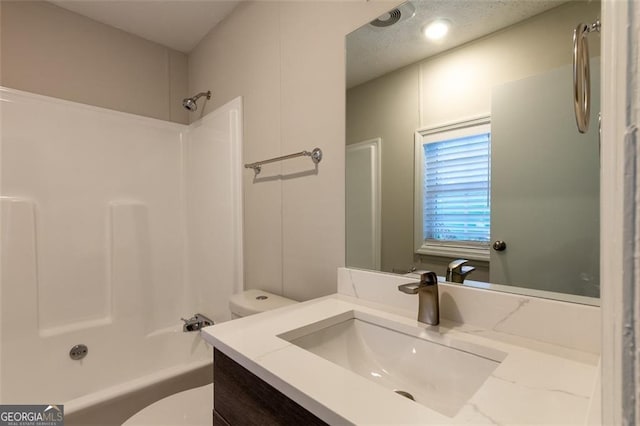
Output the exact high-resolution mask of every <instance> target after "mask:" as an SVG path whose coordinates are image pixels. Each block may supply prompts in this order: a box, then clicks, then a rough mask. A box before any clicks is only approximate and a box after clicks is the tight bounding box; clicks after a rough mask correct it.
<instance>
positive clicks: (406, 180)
mask: <svg viewBox="0 0 640 426" xmlns="http://www.w3.org/2000/svg"><path fill="white" fill-rule="evenodd" d="M599 13H600V3H599V2H589V3H585V2H573V3H569V4H566V5H563V6H561V7H559V8H556V9H554V10H551V11H549V12H547V13H544V14H541V15H538V16H536V17H534V18H531V19H529V20H527V21H525V22H523V23H521V24H517V25H515V26H512V27H509V28H507V29H505V30H502V31H499V32H497V33H494V34H491V35H489V36H487V37H484V38H482V39H479V40H477V41H474V42H471V43H467V44H466V45H463V46H461V47H459V48H456V49H453V50H451V51H448V52H445V53H443V54H440V55H437V56H435V57H432V58H429V59H426V60H424V61H421V62H418V63H415V64H412V65H409V66H407V67H404V68H401V69H399V70H397V71H394V72H391V73H389V74H387V75H385V76H382V77H380V78H377V79H374V80H372V81H369V82H367V83H364V84H361V85H359V86H356V87H354V88H352V89H350V90H349V91H348V93H347V125H346V128H347V143H348V144H351V143H357V142H360V141H363V140H366V139H372V138H376V137H382V188H383V189H382V269H383V270H385V271H391V270H392V268H406V267H408V266H409V265H411V264H415V266H417V267H418V268H424V269H431V270H434V271H436V272H437V273H438V274H442V275H443V274H444V273H445V271H446V266H447V264H448V262H449V260H451V259H446V258H438V257H434V256H420V257H418V256H416V257H414V255H413V187H414V177H413V168H414V163H413V162H414V153H413V149H414V148H413V147H414V137H413V135H414V132H415V131H416V130H417V129H418V128H424V127H430V126H434V125H439V124H444V123H448V122H452V121H457V120H461V119H464V118H469V117H473V116H478V115H482V114H487V113H490V110H491V88H492V87H493V86H494V85H497V84H501V83H505V82H507V81H513V80H518V79H522V78H525V77H528V76H531V75H533V74H537V73H539V72H541V71H545V70H549V69H552V68H555V67H558V66H561V65H564V64H568V63H571V32H572V29H573V28H574V27H575V25H576V24H577V22H580V21H581V20H582V21H584V22H591V21H592V20H593V19H594V17H596V16H599ZM594 37H597V35H596V36H594ZM557 40H563V41H562V42H561V43H558V41H557ZM591 42H592V43H591V46H590V47H591V53H592V56H598V55H599V54H600V49H599V43H597V39H595V40H591ZM470 263H471V264H472V265H474V266H476V268H477V271H476V272H474V274H473V276H472V277H473V278H472V279H475V280H480V281H488V280H489V271H488V264H487V263H486V262H470Z"/></svg>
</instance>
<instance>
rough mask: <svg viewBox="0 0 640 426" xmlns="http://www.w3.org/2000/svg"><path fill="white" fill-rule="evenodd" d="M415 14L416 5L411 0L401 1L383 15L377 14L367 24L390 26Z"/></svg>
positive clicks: (378, 26) (379, 26) (380, 26)
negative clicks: (376, 16) (375, 17)
mask: <svg viewBox="0 0 640 426" xmlns="http://www.w3.org/2000/svg"><path fill="white" fill-rule="evenodd" d="M415 14H416V7H415V6H414V5H413V4H411V2H409V1H408V2H406V3H402V4H401V5H400V6H398V7H397V8H395V9H392V10H390V11H389V12H387V13H385V14H384V15H380V16H378V18H377V19H374V20H373V21H371V22H369V25H371V26H373V27H376V28H385V27H390V26H391V25H394V24H397V23H398V22H402V21H406V20H407V19H409V18H412V17H413V15H415Z"/></svg>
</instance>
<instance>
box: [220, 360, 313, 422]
mask: <svg viewBox="0 0 640 426" xmlns="http://www.w3.org/2000/svg"><path fill="white" fill-rule="evenodd" d="M213 359H214V361H213V366H214V367H213V377H214V386H215V388H214V392H213V401H214V402H213V406H214V416H213V423H214V425H216V426H226V425H230V426H236V425H242V426H245V425H305V426H306V425H326V423H325V422H323V421H322V420H320V419H319V418H317V417H316V416H314V415H313V414H311V413H310V412H309V411H307V410H306V409H304V408H302V407H301V406H300V405H298V404H297V403H296V402H294V401H292V400H291V399H289V398H288V397H286V396H285V395H283V394H282V393H280V392H279V391H278V390H277V389H275V388H274V387H273V386H271V385H269V384H268V383H266V382H264V381H263V380H261V379H260V378H258V377H257V376H255V375H254V374H253V373H251V372H249V371H248V370H247V369H245V368H244V367H242V366H241V365H240V364H238V363H237V362H235V361H233V360H232V359H231V358H229V357H228V356H226V355H225V354H223V353H222V352H220V351H219V350H218V349H215V348H214V355H213Z"/></svg>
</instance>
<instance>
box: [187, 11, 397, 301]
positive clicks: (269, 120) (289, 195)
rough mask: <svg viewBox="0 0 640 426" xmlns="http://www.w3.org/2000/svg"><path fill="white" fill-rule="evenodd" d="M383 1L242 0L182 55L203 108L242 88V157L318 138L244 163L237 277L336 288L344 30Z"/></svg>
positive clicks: (311, 289)
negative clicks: (315, 157)
mask: <svg viewBox="0 0 640 426" xmlns="http://www.w3.org/2000/svg"><path fill="white" fill-rule="evenodd" d="M393 4H394V3H389V2H367V3H365V2H320V1H318V2H312V1H311V2H309V1H307V2H282V3H278V2H246V3H242V4H240V5H239V6H238V7H237V8H236V9H235V10H234V12H233V13H232V14H231V15H230V16H229V17H228V18H227V19H226V20H225V21H224V22H222V23H221V24H220V25H219V26H218V27H216V28H215V29H214V30H212V31H211V32H210V33H209V34H208V35H207V37H206V38H205V39H204V40H203V41H202V42H201V43H200V44H199V45H198V46H197V47H196V49H195V50H194V51H193V52H192V53H191V54H190V55H189V90H190V91H191V92H195V91H199V90H204V89H211V90H212V91H213V94H214V95H213V98H212V100H211V101H210V102H209V103H208V104H207V105H206V107H205V108H204V111H203V113H205V114H206V113H207V112H208V111H211V110H213V109H214V108H216V107H217V106H219V105H221V104H223V103H225V102H227V101H229V100H230V99H233V98H235V97H237V96H243V100H244V161H245V162H253V161H257V160H262V159H267V158H271V157H274V156H279V155H283V154H289V153H293V152H297V151H301V150H305V149H306V150H309V149H312V148H314V147H316V146H317V147H319V148H321V149H322V150H323V152H324V159H323V160H322V162H321V163H320V164H319V167H318V172H317V174H316V173H311V174H308V173H306V172H307V171H309V170H313V165H312V163H311V161H310V160H309V159H306V158H300V159H294V160H289V161H286V162H282V163H274V164H270V165H267V166H264V167H263V170H262V173H261V174H260V178H259V179H257V180H255V181H254V179H253V172H252V171H250V170H246V171H245V173H244V182H243V184H244V211H245V213H244V214H245V217H244V260H245V286H246V287H247V288H262V289H265V290H268V291H273V292H275V293H280V294H284V295H285V296H287V297H291V298H294V299H298V300H306V299H310V298H313V297H317V296H321V295H326V294H329V293H333V292H335V291H336V268H337V267H338V266H341V265H344V256H345V254H344V235H345V233H344V158H345V136H344V126H345V109H344V104H345V76H344V72H345V45H344V37H345V35H346V34H347V33H349V32H350V31H352V30H354V29H356V28H357V27H359V26H360V25H362V24H363V23H365V22H368V21H369V20H371V19H374V18H375V17H377V16H379V15H380V14H381V13H383V12H384V11H386V10H387V9H389V8H390V7H391V6H393Z"/></svg>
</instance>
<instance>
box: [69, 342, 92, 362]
mask: <svg viewBox="0 0 640 426" xmlns="http://www.w3.org/2000/svg"><path fill="white" fill-rule="evenodd" d="M87 353H89V348H88V347H87V345H75V346H74V347H72V348H71V350H70V351H69V358H71V359H73V360H75V361H77V360H80V359H82V358H84V357H85V356H87Z"/></svg>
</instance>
